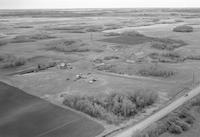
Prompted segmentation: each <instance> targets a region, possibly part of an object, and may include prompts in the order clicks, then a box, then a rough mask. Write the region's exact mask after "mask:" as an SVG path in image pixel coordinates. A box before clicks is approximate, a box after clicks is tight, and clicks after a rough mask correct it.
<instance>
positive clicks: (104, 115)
mask: <svg viewBox="0 0 200 137" xmlns="http://www.w3.org/2000/svg"><path fill="white" fill-rule="evenodd" d="M141 92H142V91H141ZM156 99H157V94H156V93H154V92H149V93H148V92H142V93H139V92H136V93H129V94H120V93H112V94H110V95H107V96H103V97H101V98H97V97H95V96H67V97H66V98H65V100H64V102H63V104H64V105H67V106H69V107H71V108H74V109H76V110H79V111H82V112H84V113H86V114H88V115H90V116H92V117H95V118H99V119H102V120H105V121H107V122H108V123H111V124H118V123H119V122H120V121H121V120H123V119H126V118H130V117H132V116H134V115H135V114H137V113H138V112H139V111H141V110H142V109H144V108H145V107H146V106H149V105H152V104H153V103H154V102H155V101H156Z"/></svg>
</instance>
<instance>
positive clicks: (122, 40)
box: [101, 31, 152, 45]
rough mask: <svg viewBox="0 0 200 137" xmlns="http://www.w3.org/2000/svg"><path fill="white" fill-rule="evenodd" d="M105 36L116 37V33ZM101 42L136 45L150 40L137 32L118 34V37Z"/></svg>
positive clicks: (150, 39)
mask: <svg viewBox="0 0 200 137" xmlns="http://www.w3.org/2000/svg"><path fill="white" fill-rule="evenodd" d="M106 35H107V36H113V35H118V34H116V33H108V34H106ZM101 41H104V42H109V43H117V44H128V45H137V44H142V43H145V42H151V41H152V38H150V37H147V36H144V35H142V34H140V33H138V32H137V31H131V32H124V33H120V36H116V37H114V38H106V39H102V40H101Z"/></svg>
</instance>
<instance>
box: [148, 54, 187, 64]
mask: <svg viewBox="0 0 200 137" xmlns="http://www.w3.org/2000/svg"><path fill="white" fill-rule="evenodd" d="M149 57H150V58H152V59H154V60H158V61H159V62H162V63H177V62H183V61H185V59H186V58H184V57H182V56H181V55H179V54H178V53H177V52H165V53H161V54H159V53H151V54H149Z"/></svg>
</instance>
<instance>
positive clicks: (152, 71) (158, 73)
mask: <svg viewBox="0 0 200 137" xmlns="http://www.w3.org/2000/svg"><path fill="white" fill-rule="evenodd" d="M138 73H139V74H140V75H142V76H153V77H163V78H167V77H171V76H173V75H175V72H174V71H172V70H164V69H160V68H158V67H156V66H150V67H147V68H146V67H145V68H142V69H140V70H139V71H138Z"/></svg>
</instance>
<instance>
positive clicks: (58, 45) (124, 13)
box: [0, 9, 200, 137]
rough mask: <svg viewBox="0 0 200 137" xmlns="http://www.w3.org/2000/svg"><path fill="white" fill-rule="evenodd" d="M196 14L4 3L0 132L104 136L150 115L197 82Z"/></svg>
mask: <svg viewBox="0 0 200 137" xmlns="http://www.w3.org/2000/svg"><path fill="white" fill-rule="evenodd" d="M197 13H198V10H195V9H99V10H95V9H89V10H84V9H81V10H80V11H79V10H77V11H76V10H61V11H60V10H16V11H15V10H1V11H0V30H1V32H0V80H1V81H2V82H5V83H8V84H9V85H11V86H8V85H6V84H3V83H1V87H0V88H1V89H0V91H1V93H0V99H1V100H0V101H1V102H2V103H1V104H0V106H1V108H3V109H1V110H0V121H2V120H3V121H4V123H3V124H1V125H0V136H1V135H2V136H5V137H10V136H13V137H36V136H41V137H55V136H59V137H64V136H67V137H68V136H70V137H84V136H85V137H86V136H87V137H90V136H91V137H93V136H102V135H105V134H107V133H110V132H112V131H115V130H117V129H119V128H124V127H127V126H131V125H134V124H136V123H138V122H139V121H140V120H142V119H144V118H145V117H148V116H150V115H151V114H152V113H154V112H156V111H157V110H158V109H159V108H161V107H163V106H165V105H166V103H169V102H170V101H172V100H173V99H174V98H176V97H179V96H180V95H182V94H183V93H185V92H187V91H188V90H190V89H192V88H193V86H194V85H195V84H196V83H198V82H199V80H200V79H199V76H200V67H199V66H200V48H199V43H200V39H199V35H200V16H199V15H198V14H197ZM12 86H14V87H16V88H14V87H12ZM17 88H19V89H20V90H19V89H17ZM21 90H23V91H21ZM129 95H130V96H129ZM153 95H155V96H156V97H155V96H153ZM152 98H153V100H154V101H153V102H152V101H150V103H149V102H148V101H147V102H148V103H145V100H152ZM111 108H113V109H111ZM16 109H18V110H17V111H16ZM19 110H20V111H19ZM102 112H105V113H102ZM195 117H197V116H195ZM111 118H113V119H114V120H113V119H111ZM109 120H110V121H109ZM112 120H113V121H115V122H113V121H112ZM18 123H22V124H20V126H19V125H18ZM41 123H42V124H41ZM34 125H38V126H34ZM24 128H25V129H27V130H24ZM53 129H55V130H53ZM191 132H192V131H191ZM165 135H166V134H165ZM165 135H163V136H165ZM166 136H167V135H166Z"/></svg>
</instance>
